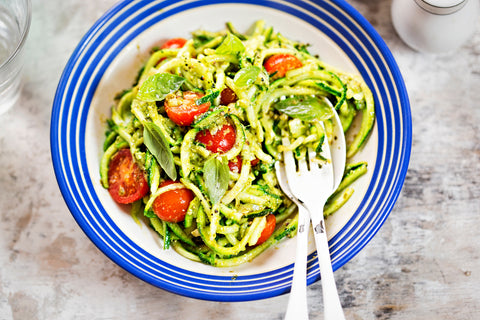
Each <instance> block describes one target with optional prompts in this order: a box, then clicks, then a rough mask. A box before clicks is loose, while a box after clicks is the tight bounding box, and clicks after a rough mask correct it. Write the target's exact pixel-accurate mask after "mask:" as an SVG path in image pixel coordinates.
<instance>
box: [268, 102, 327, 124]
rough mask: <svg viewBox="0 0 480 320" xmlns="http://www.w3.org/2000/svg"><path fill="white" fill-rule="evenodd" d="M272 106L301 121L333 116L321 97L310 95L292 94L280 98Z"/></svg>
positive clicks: (322, 119) (324, 118) (321, 119)
mask: <svg viewBox="0 0 480 320" xmlns="http://www.w3.org/2000/svg"><path fill="white" fill-rule="evenodd" d="M273 107H274V108H275V109H277V110H278V111H280V112H283V113H285V114H287V115H289V116H290V117H292V118H298V119H300V120H303V121H312V120H314V119H318V120H320V121H324V120H327V119H330V118H331V117H332V116H333V110H332V108H331V107H330V105H329V104H328V103H327V102H325V101H324V100H323V99H319V98H316V97H312V96H293V97H289V98H286V99H285V100H280V101H278V102H276V103H274V104H273Z"/></svg>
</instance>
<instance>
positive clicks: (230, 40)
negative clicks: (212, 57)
mask: <svg viewBox="0 0 480 320" xmlns="http://www.w3.org/2000/svg"><path fill="white" fill-rule="evenodd" d="M215 52H216V53H217V54H233V55H238V54H241V53H243V52H245V46H244V45H243V43H242V41H241V40H240V39H239V38H238V37H237V36H235V35H234V34H232V33H228V34H227V36H226V37H225V39H223V42H222V43H221V44H220V45H219V46H218V47H217V49H215Z"/></svg>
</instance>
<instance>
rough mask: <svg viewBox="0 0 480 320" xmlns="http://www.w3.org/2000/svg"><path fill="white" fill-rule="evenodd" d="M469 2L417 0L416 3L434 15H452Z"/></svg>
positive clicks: (460, 0) (463, 0)
mask: <svg viewBox="0 0 480 320" xmlns="http://www.w3.org/2000/svg"><path fill="white" fill-rule="evenodd" d="M467 1H468V0H415V2H416V3H417V4H418V5H419V6H420V7H422V8H423V9H425V10H427V11H428V12H431V13H434V14H451V13H454V12H456V11H458V10H460V9H461V8H462V7H463V6H464V5H465V4H466V3H467Z"/></svg>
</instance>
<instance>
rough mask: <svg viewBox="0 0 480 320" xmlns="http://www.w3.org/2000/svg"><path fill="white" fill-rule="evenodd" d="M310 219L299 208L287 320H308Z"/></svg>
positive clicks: (299, 207)
mask: <svg viewBox="0 0 480 320" xmlns="http://www.w3.org/2000/svg"><path fill="white" fill-rule="evenodd" d="M309 226H310V217H309V214H308V211H306V209H305V208H303V207H302V206H301V205H300V206H298V228H297V229H298V231H297V236H296V237H295V238H296V240H297V248H296V253H295V266H294V267H293V280H292V289H291V290H290V297H289V299H288V305H287V312H286V314H285V320H308V306H307V255H308V230H309V229H310V228H309Z"/></svg>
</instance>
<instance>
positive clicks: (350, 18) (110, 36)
mask: <svg viewBox="0 0 480 320" xmlns="http://www.w3.org/2000/svg"><path fill="white" fill-rule="evenodd" d="M223 3H243V4H251V5H258V6H265V7H269V8H275V9H277V10H279V11H283V12H286V13H289V14H291V15H294V16H296V17H299V18H301V19H303V20H304V21H306V22H308V23H310V24H311V25H313V26H315V27H316V28H317V29H318V30H320V31H322V32H323V33H325V34H326V35H327V36H328V37H330V38H331V39H332V40H333V41H334V42H336V43H337V44H338V45H339V47H341V48H342V50H344V52H345V53H346V54H347V56H348V57H349V58H350V59H351V60H352V62H353V63H354V64H355V66H356V67H357V69H358V70H359V72H360V74H361V75H362V76H363V77H364V78H365V80H366V81H367V83H368V84H369V85H370V86H371V87H372V89H373V90H374V95H375V100H376V103H377V109H378V110H377V126H378V131H379V142H378V155H377V162H376V165H375V168H374V178H373V179H372V182H371V184H370V186H369V188H368V190H367V194H366V196H365V199H364V200H363V201H362V203H361V204H360V206H359V209H358V210H357V212H355V214H354V215H353V217H352V219H351V221H350V222H349V223H348V224H347V225H346V226H345V227H344V228H343V229H342V230H341V231H340V232H339V233H338V234H337V235H336V236H335V237H334V238H333V239H332V240H331V246H332V258H333V263H334V269H337V268H339V267H340V266H341V265H343V264H344V263H346V262H347V261H348V260H350V259H351V258H352V257H353V256H354V255H355V254H356V253H358V251H360V250H361V248H363V247H364V246H365V245H366V243H368V241H369V240H370V239H371V238H372V237H373V236H374V234H375V233H376V232H377V231H378V229H379V228H380V227H381V225H382V224H383V222H384V220H385V219H386V218H387V216H388V214H389V212H390V211H391V209H392V207H393V205H394V203H395V201H396V198H397V197H398V194H399V192H400V189H401V187H402V184H403V180H404V177H405V174H406V170H407V167H408V159H409V156H410V151H409V150H410V149H409V148H410V143H411V125H410V123H411V119H410V113H409V112H410V110H409V105H408V97H407V95H406V91H405V87H404V84H403V80H402V79H401V75H400V73H399V71H398V68H397V67H396V65H395V62H394V60H393V58H392V56H391V54H390V52H389V51H388V48H387V47H386V45H385V44H384V43H383V41H382V40H381V38H380V37H379V36H378V34H376V32H375V31H374V30H373V28H372V27H371V26H370V25H369V24H368V22H366V21H365V20H364V19H363V18H362V17H361V16H360V15H359V14H358V13H357V12H356V11H355V10H354V9H353V8H351V7H350V6H349V5H348V4H346V3H345V2H343V1H329V2H327V1H318V2H316V3H312V2H308V1H291V2H286V1H163V2H162V1H156V2H155V1H153V2H152V1H124V2H121V3H119V4H118V5H117V6H115V7H114V8H112V9H111V10H110V11H109V12H107V13H106V14H105V15H104V16H103V17H102V18H101V19H100V20H99V21H98V22H97V23H96V24H95V25H94V26H93V27H92V29H91V30H90V31H89V33H87V35H86V36H85V37H84V38H83V39H82V41H81V42H80V44H79V46H78V47H77V49H76V50H75V52H74V54H73V55H72V58H71V59H70V60H69V62H68V64H67V66H66V68H65V71H64V73H63V75H62V78H61V80H60V83H59V86H58V89H57V93H56V97H55V101H54V109H53V111H52V131H51V144H52V158H53V162H54V168H55V173H56V176H57V180H58V183H59V186H60V189H61V190H62V193H63V195H64V198H65V201H66V203H67V205H68V206H69V209H70V210H71V211H72V214H73V215H74V217H75V219H76V220H77V222H78V223H79V225H80V226H81V227H82V229H83V230H84V231H85V232H86V233H87V235H88V236H89V237H90V238H91V239H92V241H93V242H94V243H95V244H96V245H97V246H98V247H99V248H100V249H101V250H102V251H104V252H105V254H106V255H107V256H109V257H110V258H112V259H113V260H114V261H115V262H116V263H118V264H119V265H120V266H122V267H123V268H125V269H126V270H128V271H129V272H131V273H132V274H134V275H136V276H138V277H139V278H141V279H143V280H145V281H147V282H149V283H151V284H154V285H157V286H159V287H161V288H164V289H166V290H170V291H173V292H176V293H178V294H182V295H186V296H191V297H195V298H201V299H210V300H221V301H238V300H251V299H259V298H267V297H271V296H274V295H277V294H281V293H284V292H286V291H287V290H288V289H289V286H290V281H291V272H292V268H291V266H289V267H285V268H281V269H278V270H273V271H271V272H267V273H263V274H258V275H250V276H240V277H238V278H237V279H236V280H235V281H232V280H231V279H230V277H225V276H213V275H207V274H201V273H195V272H191V271H187V270H183V269H182V268H181V267H176V266H173V265H170V264H168V263H165V262H163V261H161V260H159V259H158V258H156V257H154V256H152V255H150V254H149V253H148V252H144V250H142V249H141V248H140V247H138V246H137V245H136V244H135V243H134V242H133V241H131V240H130V239H128V238H127V237H126V236H125V235H124V234H123V232H122V231H121V230H120V229H119V228H118V227H117V226H116V225H115V224H114V223H113V221H112V220H111V218H110V217H109V216H108V214H107V212H106V211H105V209H104V208H103V206H102V204H101V202H100V200H99V199H98V197H97V196H96V194H95V191H94V187H93V183H92V181H91V178H90V174H88V167H87V163H86V156H85V151H84V150H85V128H86V122H87V117H88V112H89V107H90V104H91V102H92V99H93V95H94V94H95V90H96V88H97V86H98V83H99V81H100V80H101V79H102V76H103V74H104V73H105V70H106V69H107V68H108V67H109V65H110V64H111V63H112V61H113V60H114V59H115V57H116V56H117V55H118V54H119V53H120V52H121V50H122V49H123V48H124V47H125V46H126V45H127V44H129V43H130V42H131V41H133V39H135V38H136V37H137V36H138V35H139V34H140V33H141V32H143V31H144V30H146V29H147V28H149V27H150V26H152V25H154V24H155V23H157V22H160V21H161V20H163V19H165V18H167V17H171V16H174V15H175V14H177V13H181V12H184V11H187V10H193V9H195V8H196V7H201V6H206V5H214V4H223ZM160 9H162V10H160ZM399 133H400V134H399ZM86 173H87V174H86ZM315 259H316V258H315V257H314V255H311V256H310V264H309V275H308V279H309V283H311V282H313V281H315V280H316V279H318V277H319V271H318V265H317V264H316V263H315ZM225 293H228V294H227V295H225Z"/></svg>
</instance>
